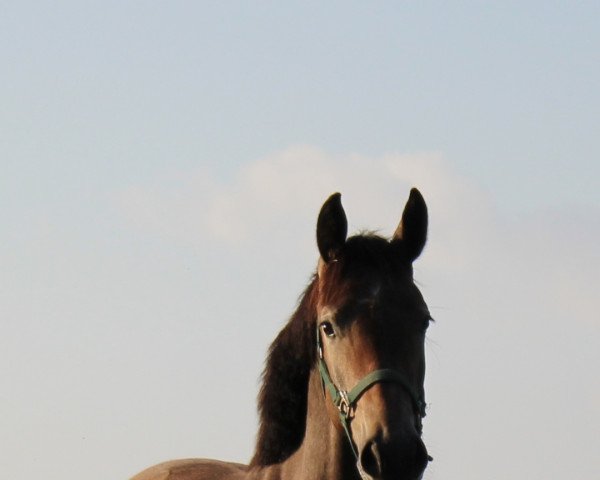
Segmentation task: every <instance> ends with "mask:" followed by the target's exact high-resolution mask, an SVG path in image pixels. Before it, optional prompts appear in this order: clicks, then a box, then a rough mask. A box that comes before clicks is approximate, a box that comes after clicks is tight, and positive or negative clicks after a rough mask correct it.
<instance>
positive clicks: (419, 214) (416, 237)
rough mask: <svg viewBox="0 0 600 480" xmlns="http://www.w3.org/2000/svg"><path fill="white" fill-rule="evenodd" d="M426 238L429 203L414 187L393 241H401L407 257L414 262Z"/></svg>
mask: <svg viewBox="0 0 600 480" xmlns="http://www.w3.org/2000/svg"><path fill="white" fill-rule="evenodd" d="M426 240H427V205H425V199H424V198H423V195H421V192H419V191H418V190H417V189H416V188H413V189H411V191H410V196H409V197H408V201H407V202H406V206H405V207H404V212H403V213H402V220H400V224H399V225H398V228H396V231H395V232H394V236H393V237H392V243H394V242H398V243H400V244H401V245H402V250H403V252H404V254H405V255H406V256H407V259H408V260H409V261H410V262H412V261H414V260H415V259H416V258H417V257H418V256H419V255H420V254H421V252H422V251H423V247H424V246H425V242H426Z"/></svg>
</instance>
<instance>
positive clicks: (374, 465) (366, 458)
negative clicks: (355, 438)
mask: <svg viewBox="0 0 600 480" xmlns="http://www.w3.org/2000/svg"><path fill="white" fill-rule="evenodd" d="M360 467H361V469H362V470H363V471H364V472H365V473H366V474H368V475H370V476H371V477H379V476H380V475H381V471H382V465H381V454H380V452H379V448H378V447H377V443H376V442H373V441H371V442H369V443H367V445H365V448H363V450H362V452H361V454H360Z"/></svg>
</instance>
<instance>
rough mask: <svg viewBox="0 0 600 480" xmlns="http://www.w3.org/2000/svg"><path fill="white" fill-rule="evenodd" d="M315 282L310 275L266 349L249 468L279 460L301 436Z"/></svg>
mask: <svg viewBox="0 0 600 480" xmlns="http://www.w3.org/2000/svg"><path fill="white" fill-rule="evenodd" d="M315 283H316V282H315V279H314V278H313V280H312V281H311V283H310V284H309V286H308V287H307V288H306V290H305V292H304V294H303V295H302V297H301V299H300V302H299V305H298V308H297V309H296V312H295V313H294V314H293V315H292V317H291V318H290V320H289V322H288V323H287V325H286V326H285V327H284V328H283V330H281V332H280V333H279V335H277V338H275V340H274V341H273V343H272V344H271V347H270V348H269V355H268V357H267V361H266V365H265V370H264V372H263V375H262V380H263V383H262V387H261V389H260V393H259V395H258V412H259V416H260V426H259V430H258V436H257V440H256V451H255V453H254V457H253V458H252V461H251V462H250V466H251V467H253V466H264V465H272V464H274V463H279V462H282V461H283V460H285V459H286V458H288V457H289V456H290V455H291V454H292V453H293V452H294V451H295V450H296V449H297V448H298V447H299V446H300V444H301V443H302V440H303V438H304V430H305V426H306V408H307V403H308V376H309V373H310V369H311V367H312V364H313V363H314V362H315V359H316V346H315V338H314V337H315V332H314V329H313V328H312V327H313V325H314V324H315V321H316V319H315V318H312V317H314V311H315V310H314V308H312V302H311V298H312V293H313V290H314V287H315Z"/></svg>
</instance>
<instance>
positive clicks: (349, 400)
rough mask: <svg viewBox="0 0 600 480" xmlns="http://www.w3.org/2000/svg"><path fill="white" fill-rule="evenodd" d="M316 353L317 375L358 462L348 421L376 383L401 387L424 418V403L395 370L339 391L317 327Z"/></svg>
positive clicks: (372, 375) (377, 373) (374, 374)
mask: <svg viewBox="0 0 600 480" xmlns="http://www.w3.org/2000/svg"><path fill="white" fill-rule="evenodd" d="M317 351H318V352H319V373H320V375H321V380H322V381H323V385H324V387H325V388H326V389H327V390H328V391H329V396H330V397H331V399H332V400H333V404H334V405H335V407H336V408H337V410H338V412H339V416H340V422H341V424H342V427H343V428H344V432H345V433H346V437H347V438H348V442H349V443H350V448H351V449H352V453H353V454H354V456H355V457H356V460H357V461H358V452H357V450H356V447H355V446H354V441H353V440H352V433H351V432H350V421H351V420H352V411H353V410H354V408H355V407H356V403H357V402H358V399H359V398H360V397H361V395H362V394H363V393H365V392H366V391H367V390H368V389H369V388H371V387H372V386H373V385H374V384H376V383H381V382H392V383H397V384H399V385H401V386H402V387H403V388H404V390H406V392H407V393H408V394H409V396H410V399H411V400H412V403H413V407H414V408H415V410H416V411H417V413H418V414H419V415H420V416H421V418H422V417H424V416H425V402H424V401H423V399H422V398H421V397H419V396H418V395H416V394H415V392H414V390H413V389H412V387H411V386H410V384H409V383H408V382H407V381H406V380H405V379H404V376H403V375H402V374H401V373H400V372H399V371H397V370H393V369H391V368H382V369H380V370H375V371H373V372H371V373H369V374H367V375H365V376H364V377H363V378H361V379H360V380H359V381H358V383H357V384H356V385H355V386H354V387H353V388H352V390H350V391H349V392H346V391H345V390H340V389H339V388H338V387H337V386H336V385H335V383H333V380H332V379H331V375H329V369H328V368H327V364H326V363H325V360H324V359H323V347H322V346H321V332H320V330H319V327H318V326H317Z"/></svg>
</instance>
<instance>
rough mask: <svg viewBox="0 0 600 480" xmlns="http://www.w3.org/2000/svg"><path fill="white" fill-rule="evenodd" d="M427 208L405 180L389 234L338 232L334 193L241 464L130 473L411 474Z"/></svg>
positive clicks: (341, 215)
mask: <svg viewBox="0 0 600 480" xmlns="http://www.w3.org/2000/svg"><path fill="white" fill-rule="evenodd" d="M427 224H428V214H427V206H426V204H425V200H424V199H423V197H422V195H421V193H420V192H419V191H418V190H417V189H416V188H413V189H412V190H411V191H410V195H409V198H408V201H407V202H406V205H405V207H404V211H403V213H402V216H401V220H400V223H399V225H398V227H397V228H396V230H395V232H394V234H393V236H392V238H391V239H389V240H388V239H386V238H383V237H381V236H379V235H377V234H375V233H372V232H365V233H359V234H356V235H354V236H351V237H349V238H347V230H348V222H347V219H346V214H345V212H344V209H343V207H342V203H341V195H340V194H339V193H334V194H333V195H331V196H330V197H329V198H328V199H327V201H326V202H325V203H324V204H323V206H322V208H321V211H320V213H319V216H318V218H317V228H316V237H317V246H318V250H319V254H320V256H319V260H318V264H317V268H316V272H315V274H314V275H313V277H312V279H311V281H310V283H309V285H308V287H307V288H306V289H305V291H304V293H303V295H302V296H301V297H300V300H299V302H298V306H297V309H296V311H295V313H294V314H293V315H292V316H291V318H290V319H289V321H288V322H287V324H286V325H285V326H284V328H283V329H282V330H281V332H280V333H279V334H278V335H277V337H276V339H275V340H274V341H273V343H272V344H271V346H270V349H269V353H268V357H267V361H266V364H265V369H264V372H263V375H262V386H261V389H260V392H259V395H258V411H259V430H258V434H257V440H256V447H255V452H254V455H253V457H252V459H251V461H250V463H249V464H248V465H241V464H238V463H230V462H222V461H218V460H208V459H185V460H174V461H170V462H166V463H162V464H159V465H156V466H154V467H150V468H149V469H147V470H144V471H143V472H141V473H139V474H137V475H135V476H134V477H132V479H131V480H292V479H297V480H342V479H343V480H361V479H362V480H391V479H395V480H418V479H421V478H422V476H423V472H424V470H425V468H426V466H427V465H428V462H429V461H430V460H432V458H431V457H430V456H429V454H428V452H427V449H426V447H425V445H424V443H423V441H422V430H423V427H422V419H423V417H424V416H425V394H424V388H423V382H424V377H425V354H424V342H425V332H426V330H427V327H428V325H429V323H430V321H431V315H430V313H429V310H428V308H427V305H426V303H425V301H424V299H423V296H422V295H421V293H420V291H419V289H418V288H417V286H416V285H415V283H414V280H413V266H412V265H413V261H414V260H415V259H416V258H417V257H418V256H419V255H420V254H421V252H422V250H423V247H424V246H425V242H426V237H427Z"/></svg>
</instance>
